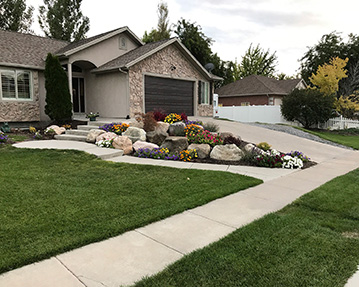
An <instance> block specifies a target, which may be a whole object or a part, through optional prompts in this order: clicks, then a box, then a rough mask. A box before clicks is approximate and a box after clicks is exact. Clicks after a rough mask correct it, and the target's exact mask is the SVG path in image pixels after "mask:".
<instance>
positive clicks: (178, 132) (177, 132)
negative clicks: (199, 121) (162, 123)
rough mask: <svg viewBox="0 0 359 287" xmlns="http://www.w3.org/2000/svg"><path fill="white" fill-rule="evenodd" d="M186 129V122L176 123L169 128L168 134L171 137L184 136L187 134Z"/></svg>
mask: <svg viewBox="0 0 359 287" xmlns="http://www.w3.org/2000/svg"><path fill="white" fill-rule="evenodd" d="M185 127H186V124H185V123H184V122H176V123H174V124H171V125H170V126H169V129H168V133H169V134H170V135H171V136H184V135H185V132H184V129H185Z"/></svg>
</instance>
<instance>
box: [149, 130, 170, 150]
mask: <svg viewBox="0 0 359 287" xmlns="http://www.w3.org/2000/svg"><path fill="white" fill-rule="evenodd" d="M146 137H147V141H148V142H150V143H154V144H156V145H159V146H160V145H161V144H162V143H163V142H164V141H165V139H166V138H167V137H168V133H166V132H163V131H162V130H155V131H153V132H147V133H146Z"/></svg>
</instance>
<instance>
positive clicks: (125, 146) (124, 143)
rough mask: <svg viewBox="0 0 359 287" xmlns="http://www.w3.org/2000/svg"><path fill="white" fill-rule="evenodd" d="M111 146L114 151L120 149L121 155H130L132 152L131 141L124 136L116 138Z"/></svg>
mask: <svg viewBox="0 0 359 287" xmlns="http://www.w3.org/2000/svg"><path fill="white" fill-rule="evenodd" d="M112 146H113V147H114V148H115V149H122V150H123V154H130V153H131V152H132V141H131V140H130V139H129V138H128V137H126V136H118V137H116V138H115V139H114V140H113V142H112Z"/></svg>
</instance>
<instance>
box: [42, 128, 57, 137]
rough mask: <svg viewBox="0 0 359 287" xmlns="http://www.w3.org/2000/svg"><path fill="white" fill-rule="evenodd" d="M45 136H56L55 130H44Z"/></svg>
mask: <svg viewBox="0 0 359 287" xmlns="http://www.w3.org/2000/svg"><path fill="white" fill-rule="evenodd" d="M44 134H45V135H54V134H55V131H54V130H53V129H50V128H46V129H45V130H44Z"/></svg>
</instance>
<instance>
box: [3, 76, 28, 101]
mask: <svg viewBox="0 0 359 287" xmlns="http://www.w3.org/2000/svg"><path fill="white" fill-rule="evenodd" d="M3 72H14V73H15V98H6V97H3V94H2V79H1V73H3ZM21 72H24V73H29V86H30V87H29V89H30V98H28V99H25V98H19V97H18V85H17V76H18V74H19V73H21ZM0 98H1V99H2V100H3V101H16V102H20V101H23V102H29V101H32V100H33V81H32V72H31V71H29V70H17V69H0Z"/></svg>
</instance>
